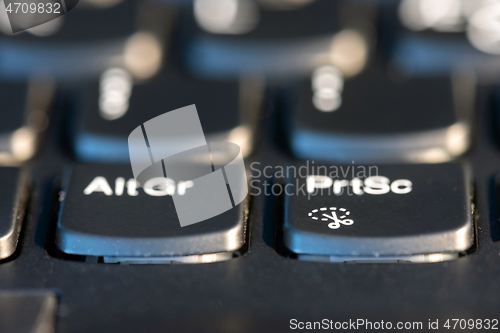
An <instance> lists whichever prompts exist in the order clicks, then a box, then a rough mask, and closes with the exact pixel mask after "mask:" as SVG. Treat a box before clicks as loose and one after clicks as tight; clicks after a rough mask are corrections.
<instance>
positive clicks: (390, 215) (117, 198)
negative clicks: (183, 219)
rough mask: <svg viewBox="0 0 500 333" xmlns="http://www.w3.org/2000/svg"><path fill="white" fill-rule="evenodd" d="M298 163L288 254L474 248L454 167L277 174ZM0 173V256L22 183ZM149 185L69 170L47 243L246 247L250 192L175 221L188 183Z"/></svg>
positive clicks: (73, 250)
mask: <svg viewBox="0 0 500 333" xmlns="http://www.w3.org/2000/svg"><path fill="white" fill-rule="evenodd" d="M304 168H305V169H306V170H307V175H305V174H304V172H302V173H298V175H304V177H298V176H297V173H291V174H290V175H289V178H288V180H287V182H286V184H285V185H284V187H283V190H284V196H285V205H284V209H285V211H284V214H283V221H282V223H283V229H282V230H280V231H279V232H280V233H282V236H281V238H282V239H283V243H284V245H285V246H286V248H288V250H289V252H290V255H292V256H296V257H297V258H298V259H303V260H319V261H331V262H344V261H350V262H356V261H361V262H363V261H379V262H394V261H396V262H398V261H404V262H433V261H443V260H450V259H455V258H457V257H458V256H459V255H461V254H463V253H464V252H465V251H467V250H468V249H469V248H471V247H472V246H473V244H474V221H473V205H472V199H471V198H472V191H471V178H470V174H469V171H468V170H467V169H464V167H463V166H462V165H460V164H453V163H451V164H437V165H392V166H379V167H376V166H364V165H326V164H323V165H321V164H317V165H315V164H310V163H309V162H307V163H305V164H297V165H293V166H291V167H290V168H288V169H287V170H289V171H291V170H302V169H304ZM335 172H336V173H335ZM0 177H1V182H2V187H1V191H2V192H1V195H2V198H5V199H4V200H2V205H1V207H0V213H1V220H0V222H1V229H0V231H1V237H0V239H1V240H2V241H1V243H0V250H1V251H0V253H1V255H2V258H6V257H8V256H10V255H11V254H12V253H13V252H14V251H15V248H16V244H17V241H18V237H19V232H20V228H21V223H22V220H23V218H22V216H23V212H24V210H25V207H24V205H25V203H26V198H27V190H26V189H27V187H26V184H27V182H26V179H25V178H23V176H22V174H21V173H20V171H19V170H18V169H14V168H3V169H0ZM296 177H298V178H296ZM151 181H153V182H155V184H153V185H152V186H144V189H143V188H139V187H138V184H137V182H136V181H135V180H134V179H133V177H132V173H131V170H130V168H129V167H126V166H121V165H77V166H75V167H74V168H72V169H71V170H69V171H68V172H67V173H66V175H65V179H64V184H63V188H62V191H61V197H60V201H61V204H60V211H59V214H58V216H59V218H58V221H57V230H56V245H57V247H58V248H59V249H60V251H62V252H64V253H66V254H71V255H77V256H84V257H87V258H88V261H97V260H102V261H103V262H105V263H138V264H145V263H146V264H150V263H172V262H180V263H201V262H213V261H220V260H229V259H231V258H233V257H235V256H237V255H239V254H241V253H242V252H245V250H246V248H248V237H249V235H248V230H249V228H250V227H251V226H249V225H248V213H249V212H248V207H249V206H248V200H251V197H248V198H247V200H246V201H243V202H242V203H241V204H239V205H236V206H234V207H233V208H232V209H229V210H228V211H226V212H224V213H222V214H220V215H217V216H215V217H212V218H209V219H207V220H205V221H202V222H199V223H196V224H192V225H188V226H184V227H182V226H181V225H180V224H179V219H178V217H177V213H176V210H175V206H174V203H173V201H172V194H173V193H175V192H176V191H178V192H179V193H178V194H179V195H182V193H181V192H182V191H184V192H187V191H190V190H192V189H191V188H185V187H183V188H181V186H180V184H171V183H172V182H171V181H170V182H169V180H168V178H154V179H152V180H151ZM253 183H254V182H253ZM165 184H169V186H162V185H165ZM172 191H174V192H172ZM273 193H274V191H273ZM266 223H272V221H267V222H266ZM93 258H94V259H93ZM99 258H102V259H99Z"/></svg>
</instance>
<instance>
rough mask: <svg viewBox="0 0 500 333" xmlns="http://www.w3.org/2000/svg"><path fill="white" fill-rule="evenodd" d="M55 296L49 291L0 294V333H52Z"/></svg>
mask: <svg viewBox="0 0 500 333" xmlns="http://www.w3.org/2000/svg"><path fill="white" fill-rule="evenodd" d="M56 312H57V296H56V295H55V294H54V293H53V292H49V291H34V290H9V291H2V292H0V332H6V333H7V332H15V333H33V332H37V333H38V332H40V333H51V332H52V333H53V332H55V321H56Z"/></svg>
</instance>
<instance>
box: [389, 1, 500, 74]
mask: <svg viewBox="0 0 500 333" xmlns="http://www.w3.org/2000/svg"><path fill="white" fill-rule="evenodd" d="M382 7H383V8H384V13H385V14H384V19H383V20H382V22H383V24H382V32H381V34H382V35H383V38H384V40H386V41H388V40H392V42H390V43H388V44H390V45H386V46H388V47H390V48H391V51H390V53H391V54H392V60H393V62H394V64H395V65H396V66H397V67H398V69H399V70H403V71H406V72H407V73H411V74H412V75H436V74H446V73H450V72H451V71H454V70H456V69H457V68H461V69H463V70H464V69H469V70H476V71H478V72H480V73H481V74H482V75H485V76H498V73H499V71H498V68H499V66H498V64H499V62H500V59H499V55H500V48H499V47H498V43H497V41H498V39H499V38H500V30H499V29H498V28H497V27H496V18H497V17H498V15H499V14H500V5H498V3H497V2H496V1H490V0H477V1H468V0H451V1H446V2H435V1H427V0H402V1H400V2H392V3H389V2H387V3H383V4H382Z"/></svg>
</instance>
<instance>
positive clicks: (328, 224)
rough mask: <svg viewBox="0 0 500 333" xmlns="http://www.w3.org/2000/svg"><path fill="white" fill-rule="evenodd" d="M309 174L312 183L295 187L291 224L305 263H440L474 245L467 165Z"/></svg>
mask: <svg viewBox="0 0 500 333" xmlns="http://www.w3.org/2000/svg"><path fill="white" fill-rule="evenodd" d="M300 166H301V165H296V167H300ZM304 166H305V167H307V169H308V174H307V177H306V178H300V179H291V180H290V184H291V187H289V189H288V193H291V195H287V196H286V201H285V202H286V203H285V222H284V242H285V245H286V246H287V247H288V249H290V250H291V251H292V252H294V253H296V254H298V256H299V258H300V259H304V260H321V261H334V262H338V261H340V262H342V261H347V262H355V261H365V260H366V261H370V260H375V261H381V262H398V261H410V262H433V261H443V260H449V259H454V258H457V257H458V255H459V252H461V251H465V250H467V249H469V248H470V247H471V246H472V245H473V237H474V231H473V230H474V228H473V219H472V202H471V187H470V185H471V179H470V175H469V172H468V171H467V170H464V168H463V167H462V165H460V164H434V165H390V166H389V165H387V166H368V165H366V166H362V165H323V164H321V165H320V164H314V165H313V164H311V163H307V164H304ZM295 186H296V187H295ZM302 187H304V188H306V189H307V190H306V191H302V192H301V191H300V190H298V189H300V188H302ZM294 188H296V189H297V190H298V191H297V192H296V193H295V192H291V191H292V189H294Z"/></svg>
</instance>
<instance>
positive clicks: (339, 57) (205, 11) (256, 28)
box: [0, 0, 500, 79]
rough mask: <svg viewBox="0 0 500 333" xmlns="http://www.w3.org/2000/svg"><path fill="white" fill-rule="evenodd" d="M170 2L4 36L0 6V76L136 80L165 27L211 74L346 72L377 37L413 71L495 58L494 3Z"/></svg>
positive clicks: (120, 7)
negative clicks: (120, 71)
mask: <svg viewBox="0 0 500 333" xmlns="http://www.w3.org/2000/svg"><path fill="white" fill-rule="evenodd" d="M175 2H177V1H173V0H171V1H163V3H162V2H158V1H107V2H104V3H102V4H99V3H98V2H96V1H92V0H86V1H85V0H82V1H80V3H79V5H78V6H77V7H76V8H75V9H74V10H72V11H71V12H69V13H68V14H66V15H64V16H61V17H59V18H57V19H55V20H53V21H50V22H48V23H46V24H43V25H41V26H38V27H35V28H32V29H29V30H27V31H26V32H21V33H18V34H15V35H14V36H12V32H11V30H10V27H9V25H8V19H7V14H6V12H5V7H4V6H3V5H2V7H1V8H0V32H1V33H2V36H1V38H0V45H1V48H0V57H1V58H2V62H1V64H0V73H2V75H4V76H11V77H26V76H30V75H34V74H50V75H54V76H56V77H58V78H65V79H68V78H70V79H74V78H82V77H96V76H98V75H99V74H100V73H102V71H104V70H106V69H107V68H109V67H110V66H123V67H126V68H127V69H128V70H130V71H131V72H132V73H133V74H134V76H135V77H137V78H138V79H145V78H149V77H151V76H153V75H154V74H155V73H156V72H157V70H158V69H159V68H160V66H161V64H162V62H163V61H164V60H165V58H166V57H165V54H164V52H163V50H164V49H165V47H167V46H168V47H170V46H171V45H170V44H171V43H170V39H171V38H170V37H172V31H175V32H176V36H175V37H176V38H178V39H180V40H182V42H181V43H179V44H181V45H179V46H180V49H179V50H177V51H176V52H177V53H178V54H182V58H183V61H184V63H185V64H186V66H187V67H188V68H189V69H190V70H191V71H192V72H193V73H194V74H195V75H201V76H205V77H212V78H215V77H217V78H220V77H226V78H227V77H231V78H235V77H238V76H240V75H241V74H248V73H251V74H253V75H255V74H265V75H267V76H270V77H273V78H279V77H290V76H299V77H300V76H304V75H306V76H307V75H309V74H310V73H311V72H312V71H313V70H314V69H315V68H317V67H319V66H323V65H332V66H335V67H336V68H337V69H339V70H340V71H341V72H342V73H343V74H344V75H346V76H351V75H355V74H356V73H358V72H359V71H360V70H361V69H362V68H363V67H364V66H365V65H366V64H367V61H368V59H369V55H370V54H371V53H373V51H374V50H373V47H374V45H376V41H377V34H379V35H380V36H379V38H378V40H380V41H381V45H382V47H383V48H385V49H386V53H387V56H388V58H389V59H390V61H391V62H392V63H394V64H395V65H396V66H397V67H398V68H400V69H402V70H403V71H405V72H410V73H412V74H415V75H419V74H426V75H428V74H436V73H439V74H448V73H449V72H450V71H453V70H454V69H456V68H457V67H464V66H465V67H466V68H470V69H479V70H480V71H481V72H482V73H483V74H484V73H485V72H486V73H487V74H491V71H495V68H496V62H497V58H498V54H499V53H500V51H499V50H498V47H497V46H496V42H495V41H496V39H497V38H498V34H499V32H498V31H497V30H498V29H496V27H495V25H494V23H495V22H494V20H495V13H498V12H499V11H500V6H497V5H495V3H494V2H491V1H477V4H475V5H471V3H474V2H472V1H465V0H450V1H448V2H447V3H446V4H443V5H442V6H441V7H439V6H438V7H435V8H434V7H432V4H431V2H428V1H426V0H402V1H399V2H394V1H391V2H388V3H384V2H382V3H380V4H375V3H374V2H346V1H337V0H315V1H301V2H296V1H286V0H259V1H254V0H246V1H240V0H239V1H210V0H208V1H207V0H195V1H192V3H191V2H190V1H183V3H185V4H188V5H187V6H174V5H173V4H174V3H175ZM294 3H295V4H296V5H295V6H293V5H292V4H294ZM277 4H278V5H277ZM283 4H288V5H290V6H286V5H285V6H284V7H283ZM287 7H288V8H287ZM277 9H287V10H277ZM326 13H327V14H326ZM174 17H176V19H175V20H174ZM379 21H380V22H381V24H380V25H379V29H378V30H379V31H377V32H376V31H375V28H374V27H375V26H377V24H378V22H379ZM174 22H175V25H176V27H175V29H173V24H174ZM464 31H465V32H464ZM96 36H98V38H97V39H96ZM144 49H147V50H148V52H142V51H141V50H144ZM169 53H170V50H169ZM32 54H37V57H36V59H33V57H32ZM167 58H168V57H167ZM74 64H78V66H75V65H74Z"/></svg>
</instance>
